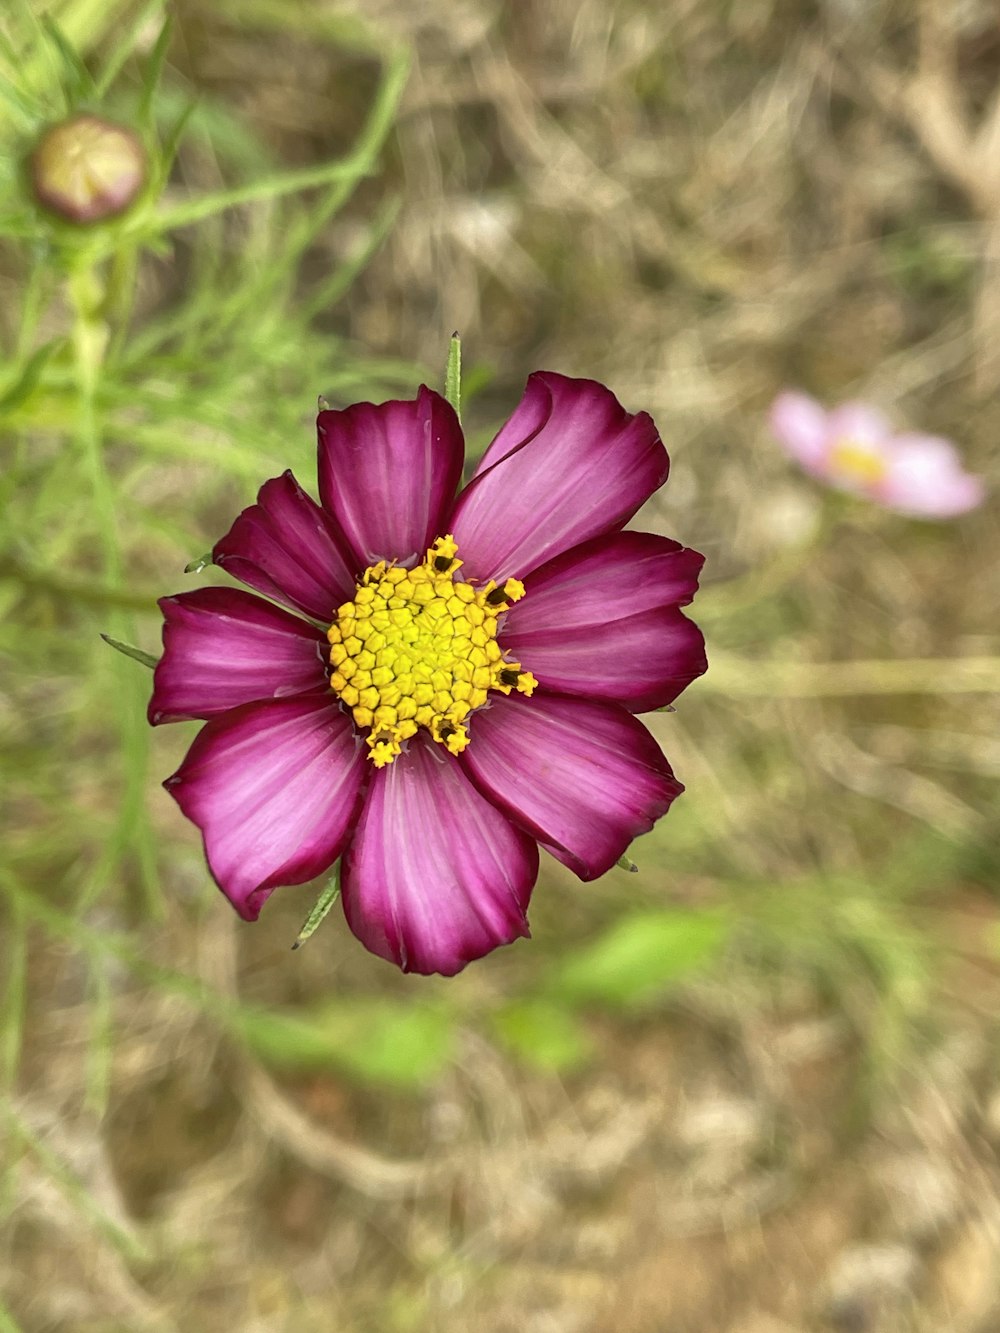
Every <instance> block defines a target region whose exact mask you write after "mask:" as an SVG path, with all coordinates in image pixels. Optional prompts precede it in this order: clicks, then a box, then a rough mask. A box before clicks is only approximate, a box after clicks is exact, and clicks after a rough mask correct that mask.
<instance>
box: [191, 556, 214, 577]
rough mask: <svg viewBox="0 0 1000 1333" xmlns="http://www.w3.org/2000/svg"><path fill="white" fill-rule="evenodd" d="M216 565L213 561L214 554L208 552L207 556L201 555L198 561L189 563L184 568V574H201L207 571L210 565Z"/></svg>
mask: <svg viewBox="0 0 1000 1333" xmlns="http://www.w3.org/2000/svg"><path fill="white" fill-rule="evenodd" d="M214 563H215V561H214V560H213V559H212V552H211V551H206V552H205V554H204V555H200V556H199V557H198V559H197V560H190V561H188V563H187V564H186V565H185V566H184V573H185V574H200V573H201V571H202V570H203V569H207V568H208V566H209V565H212V564H214Z"/></svg>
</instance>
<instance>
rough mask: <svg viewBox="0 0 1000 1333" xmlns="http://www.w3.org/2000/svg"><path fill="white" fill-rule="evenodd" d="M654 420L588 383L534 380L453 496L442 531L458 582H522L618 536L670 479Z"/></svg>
mask: <svg viewBox="0 0 1000 1333" xmlns="http://www.w3.org/2000/svg"><path fill="white" fill-rule="evenodd" d="M668 466H669V465H668V461H667V453H666V450H665V449H664V447H663V445H662V444H661V443H660V437H659V435H658V434H657V431H656V427H655V426H654V424H653V422H652V420H651V418H650V417H649V416H648V415H647V414H646V413H645V412H640V413H639V414H638V416H632V415H631V414H630V413H628V412H626V411H625V409H624V408H623V407H622V406H621V404H620V403H619V402H618V399H617V398H616V397H615V396H614V394H613V393H611V392H610V390H608V389H605V388H604V387H603V385H600V384H596V383H595V382H594V381H593V380H575V379H568V378H567V377H566V376H565V375H557V374H555V373H553V372H551V371H541V372H539V373H537V374H535V375H532V376H531V378H530V379H529V380H528V385H527V388H526V389H525V392H524V397H523V399H522V400H521V403H520V405H519V407H518V408H517V410H516V411H515V412H514V415H513V416H512V417H511V419H510V421H508V423H507V424H506V426H504V427H503V429H502V430H501V431H500V433H499V435H498V436H497V437H496V439H495V440H494V441H493V443H492V444H491V445H490V447H489V448H488V449H487V451H486V453H485V455H484V456H483V459H482V461H481V462H480V464H479V467H478V468H477V469H476V474H475V476H474V477H473V479H472V481H471V482H470V483H469V485H468V486H467V487H466V488H465V490H464V491H463V492H462V494H461V495H460V496H459V498H458V501H457V503H456V505H455V510H454V515H453V518H452V521H451V522H450V523H449V525H448V528H449V531H450V532H452V533H454V536H455V540H456V541H457V542H458V553H459V555H460V556H461V557H462V559H463V560H464V561H465V570H464V572H465V574H466V575H467V576H471V577H473V578H478V579H486V578H495V579H497V580H502V579H504V578H507V577H509V576H511V575H516V576H518V577H521V578H523V577H524V575H526V574H529V573H530V572H531V571H532V570H533V569H536V568H537V567H538V566H539V565H540V564H542V563H543V562H544V561H546V560H549V559H551V558H552V557H553V556H555V555H558V554H559V553H560V552H561V551H565V550H567V549H568V548H569V547H571V546H577V545H578V544H579V543H580V542H584V541H587V540H588V539H589V538H590V537H595V536H598V535H599V534H601V533H605V532H611V531H614V530H616V529H617V528H620V527H622V525H623V524H624V523H626V522H627V521H628V520H629V519H630V518H631V517H632V515H633V514H634V513H635V512H636V510H637V509H638V508H639V507H640V505H642V504H643V503H644V502H645V501H646V500H648V499H649V497H650V495H652V493H653V492H654V491H655V490H656V489H657V488H658V487H659V486H662V484H663V483H664V481H666V479H667V470H668Z"/></svg>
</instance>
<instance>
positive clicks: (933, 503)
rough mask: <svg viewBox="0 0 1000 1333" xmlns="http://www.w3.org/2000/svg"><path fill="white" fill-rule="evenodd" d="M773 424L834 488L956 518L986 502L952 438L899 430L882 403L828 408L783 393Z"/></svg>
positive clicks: (789, 447) (904, 510) (905, 509)
mask: <svg viewBox="0 0 1000 1333" xmlns="http://www.w3.org/2000/svg"><path fill="white" fill-rule="evenodd" d="M771 429H772V431H773V432H774V434H775V435H776V436H777V438H778V440H779V442H780V443H781V445H782V446H783V448H784V449H785V452H786V453H788V454H789V455H790V456H791V457H792V458H794V459H795V461H796V462H797V463H798V464H799V465H800V466H801V467H802V468H804V469H805V471H806V472H809V473H811V474H812V475H813V476H814V477H818V478H819V479H820V480H821V481H825V482H826V483H827V485H828V486H834V487H836V488H837V489H838V490H842V491H850V492H851V493H852V494H854V495H861V496H864V497H865V499H868V500H874V501H875V503H876V504H880V505H884V506H885V507H886V508H887V509H895V510H897V511H898V512H899V513H901V514H909V515H911V516H912V517H914V518H953V517H954V516H955V515H956V514H964V513H966V512H967V511H968V510H970V509H975V508H976V506H977V505H980V504H982V502H983V495H984V490H983V483H982V479H981V478H979V477H974V476H971V475H970V474H969V473H968V472H965V471H963V469H962V460H961V459H960V457H959V455H958V451H957V450H956V449H955V446H954V445H953V444H952V443H951V441H950V440H945V439H942V438H941V437H940V436H937V435H917V434H911V433H907V432H904V433H902V434H898V435H897V434H896V433H895V432H894V431H893V429H892V426H891V425H890V424H889V422H888V421H887V419H886V418H885V417H884V416H883V415H882V413H881V412H879V411H878V409H877V408H874V407H870V406H869V405H868V404H867V403H844V404H842V405H841V406H840V407H835V408H833V409H832V410H831V411H829V412H828V411H826V409H825V408H824V407H822V406H821V404H819V403H818V402H817V401H816V400H815V398H810V397H809V395H808V394H804V393H796V392H793V391H788V392H785V393H781V394H779V395H778V397H777V398H776V399H775V400H774V404H773V405H772V407H771Z"/></svg>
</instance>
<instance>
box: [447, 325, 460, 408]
mask: <svg viewBox="0 0 1000 1333" xmlns="http://www.w3.org/2000/svg"><path fill="white" fill-rule="evenodd" d="M444 396H445V398H446V399H447V400H448V402H449V403H450V404H451V405H452V407H453V408H454V409H455V415H456V416H457V417H458V420H459V422H461V420H462V340H461V338H460V337H459V336H458V334H457V333H453V334H452V335H451V342H450V343H449V344H448V365H447V367H446V369H445V375H444Z"/></svg>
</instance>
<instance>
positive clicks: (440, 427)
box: [316, 387, 465, 567]
mask: <svg viewBox="0 0 1000 1333" xmlns="http://www.w3.org/2000/svg"><path fill="white" fill-rule="evenodd" d="M316 425H317V429H318V431H319V462H318V467H319V494H320V499H321V500H322V501H323V504H324V505H325V506H326V508H327V509H328V510H329V512H330V513H331V514H332V515H333V516H334V517H335V518H336V519H337V521H338V522H339V523H340V526H341V527H342V528H343V530H344V532H345V534H346V535H347V538H348V540H349V541H350V543H351V546H352V548H353V550H354V552H355V555H356V556H357V558H358V561H359V562H360V564H361V566H362V567H365V566H367V565H371V564H374V563H375V562H376V561H377V560H393V559H395V560H400V561H407V560H409V559H411V558H412V557H413V556H418V557H419V558H421V559H422V558H423V554H424V552H425V551H426V550H427V548H428V547H429V546H430V544H431V543H432V542H433V541H434V539H435V538H436V537H440V536H444V528H443V526H442V524H443V521H444V516H445V514H446V513H447V510H448V508H449V506H450V504H451V501H452V498H453V496H454V494H455V488H456V486H457V485H458V483H459V480H460V478H461V475H462V460H463V457H464V454H465V442H464V440H463V438H462V428H461V426H460V425H459V424H458V418H457V417H456V416H455V413H454V411H453V410H452V408H451V407H450V406H449V405H448V403H446V402H445V400H444V399H443V398H442V397H441V395H440V394H437V393H433V392H432V391H431V390H430V389H427V388H424V387H421V389H420V392H419V394H418V395H417V398H416V400H415V401H412V402H411V401H406V402H398V401H397V402H389V403H382V404H380V405H379V406H377V407H376V406H375V405H374V404H372V403H357V404H355V406H354V407H348V408H346V409H345V410H344V411H342V412H320V414H319V417H318V418H317V422H316Z"/></svg>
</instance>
